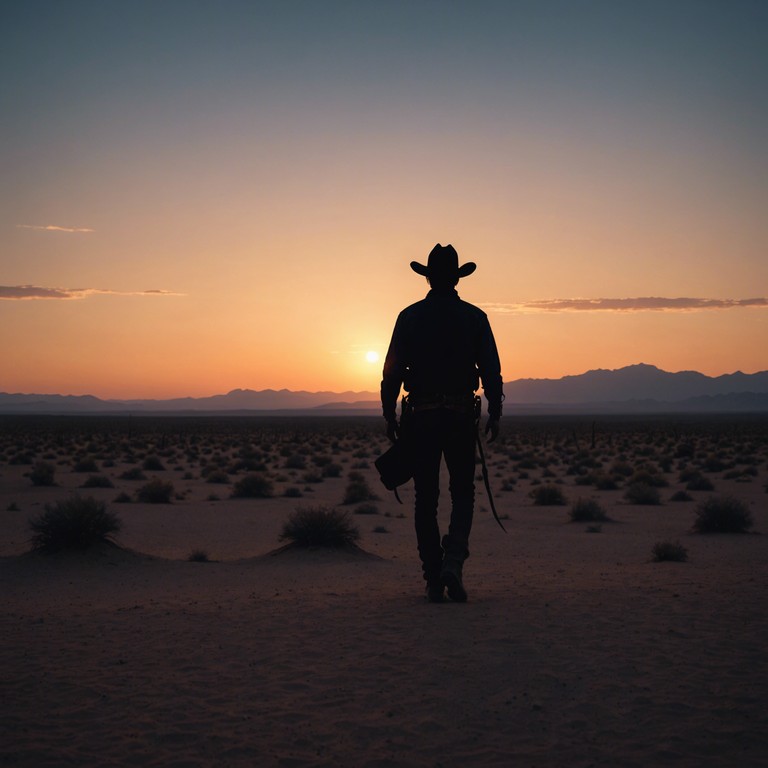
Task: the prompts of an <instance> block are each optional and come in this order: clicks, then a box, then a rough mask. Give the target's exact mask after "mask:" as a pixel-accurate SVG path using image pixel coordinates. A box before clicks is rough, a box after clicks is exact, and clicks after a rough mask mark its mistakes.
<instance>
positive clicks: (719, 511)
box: [693, 496, 753, 533]
mask: <svg viewBox="0 0 768 768" xmlns="http://www.w3.org/2000/svg"><path fill="white" fill-rule="evenodd" d="M752 524H753V521H752V513H751V512H750V511H749V507H748V506H747V505H746V504H745V503H744V502H743V501H741V499H737V498H735V497H734V496H710V497H709V498H707V499H705V500H704V501H702V502H701V503H700V504H699V505H698V506H697V507H696V519H695V521H694V523H693V529H694V530H695V531H696V532H697V533H746V532H747V531H748V530H749V529H750V528H751V527H752Z"/></svg>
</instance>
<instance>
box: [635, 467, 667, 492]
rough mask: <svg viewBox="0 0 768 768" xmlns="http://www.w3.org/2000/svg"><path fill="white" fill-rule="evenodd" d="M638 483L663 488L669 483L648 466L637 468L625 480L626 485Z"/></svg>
mask: <svg viewBox="0 0 768 768" xmlns="http://www.w3.org/2000/svg"><path fill="white" fill-rule="evenodd" d="M640 483H643V484H644V485H650V486H652V487H653V488H664V487H666V486H667V485H669V483H667V481H666V480H665V479H664V478H663V477H662V476H661V475H659V474H657V473H656V472H654V471H652V470H651V469H648V468H644V469H640V470H638V471H637V472H635V473H634V474H633V475H632V476H631V477H630V478H629V480H627V484H628V485H635V484H640Z"/></svg>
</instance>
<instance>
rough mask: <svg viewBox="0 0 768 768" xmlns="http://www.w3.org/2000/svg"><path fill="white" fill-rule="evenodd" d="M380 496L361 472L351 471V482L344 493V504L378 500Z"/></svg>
mask: <svg viewBox="0 0 768 768" xmlns="http://www.w3.org/2000/svg"><path fill="white" fill-rule="evenodd" d="M378 498H379V497H378V496H377V495H376V494H375V493H374V492H373V491H372V490H371V486H370V485H368V481H367V480H366V479H365V477H363V475H362V474H360V472H350V473H349V484H348V485H347V490H346V491H345V493H344V501H343V502H342V503H343V504H359V503H360V502H361V501H376V500H377V499H378Z"/></svg>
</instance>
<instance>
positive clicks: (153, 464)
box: [141, 456, 165, 472]
mask: <svg viewBox="0 0 768 768" xmlns="http://www.w3.org/2000/svg"><path fill="white" fill-rule="evenodd" d="M141 468H142V469H146V470H147V472H162V471H163V470H164V469H165V465H164V464H163V462H162V461H160V457H159V456H147V458H146V459H144V461H143V462H142V463H141Z"/></svg>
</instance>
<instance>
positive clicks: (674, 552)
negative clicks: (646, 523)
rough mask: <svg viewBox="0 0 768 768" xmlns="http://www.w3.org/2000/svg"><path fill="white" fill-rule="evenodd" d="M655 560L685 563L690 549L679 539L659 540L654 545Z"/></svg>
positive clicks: (658, 561)
mask: <svg viewBox="0 0 768 768" xmlns="http://www.w3.org/2000/svg"><path fill="white" fill-rule="evenodd" d="M653 559H654V562H657V563H662V562H673V563H684V562H685V561H686V560H687V559H688V550H687V549H686V548H685V547H684V546H683V545H682V544H681V543H680V542H679V541H659V542H656V544H654V545H653Z"/></svg>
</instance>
